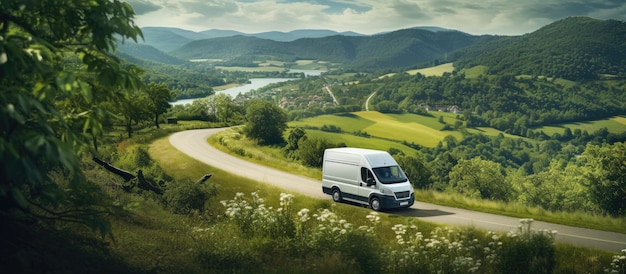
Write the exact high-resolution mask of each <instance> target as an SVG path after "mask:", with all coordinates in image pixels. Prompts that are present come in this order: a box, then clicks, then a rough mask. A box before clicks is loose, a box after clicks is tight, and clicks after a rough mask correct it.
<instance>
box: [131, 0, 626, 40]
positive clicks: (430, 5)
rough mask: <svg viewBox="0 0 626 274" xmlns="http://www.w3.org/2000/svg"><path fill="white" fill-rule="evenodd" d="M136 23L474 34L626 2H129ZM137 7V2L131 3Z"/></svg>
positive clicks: (616, 13)
mask: <svg viewBox="0 0 626 274" xmlns="http://www.w3.org/2000/svg"><path fill="white" fill-rule="evenodd" d="M130 3H131V5H133V6H138V7H141V9H142V13H141V14H140V15H138V16H137V20H136V22H137V23H138V24H139V25H140V26H169V27H180V28H185V29H190V30H196V31H200V30H207V29H232V30H237V31H242V32H248V33H254V32H263V31H272V30H277V31H290V30H294V29H331V30H336V31H356V32H360V33H364V34H372V33H378V32H382V31H391V30H397V29H401V28H408V27H415V26H438V27H444V28H450V29H457V30H460V31H465V32H468V33H471V34H503V35H515V34H523V33H528V32H532V31H534V30H536V29H538V28H540V27H542V26H544V25H546V24H549V23H551V22H553V21H556V20H559V19H562V18H564V17H567V16H591V17H594V18H598V19H618V20H625V19H626V2H625V1H623V0H595V1H593V2H590V1H588V0H527V1H515V2H513V1H508V0H485V1H477V2H469V3H468V2H467V1H466V0H317V1H311V0H239V1H235V0H131V2H130ZM133 3H134V4H133Z"/></svg>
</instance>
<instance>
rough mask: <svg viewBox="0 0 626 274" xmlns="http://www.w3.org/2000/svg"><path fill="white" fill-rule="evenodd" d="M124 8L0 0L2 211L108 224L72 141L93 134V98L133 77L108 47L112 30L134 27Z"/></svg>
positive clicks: (116, 91)
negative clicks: (72, 102)
mask: <svg viewBox="0 0 626 274" xmlns="http://www.w3.org/2000/svg"><path fill="white" fill-rule="evenodd" d="M133 17H134V11H133V10H132V8H131V7H130V5H129V4H127V3H123V2H120V1H111V0H93V1H83V0H67V1H62V2H59V1H54V0H3V1H2V2H0V37H1V39H0V90H1V91H0V117H2V118H1V119H0V159H2V161H0V209H1V210H2V212H3V213H6V214H2V217H10V218H20V219H29V220H37V221H45V220H52V221H68V222H77V223H83V224H86V225H88V226H90V227H92V228H94V229H99V230H100V231H101V232H102V233H106V232H108V231H109V230H110V229H109V224H108V222H107V221H106V219H105V218H103V216H105V215H106V214H110V213H112V212H113V211H112V209H113V207H112V206H111V203H109V202H108V201H106V199H105V197H106V195H104V194H102V193H101V192H100V191H99V189H98V188H97V187H95V186H94V185H93V184H90V183H89V182H88V181H87V180H86V179H85V177H84V175H83V173H82V171H81V170H80V165H79V160H78V158H77V155H78V153H77V151H76V150H78V149H79V148H81V147H85V144H86V136H87V134H89V135H91V136H99V135H100V134H101V132H102V128H103V127H102V123H101V121H102V119H103V116H106V115H107V113H109V111H108V110H107V109H105V108H103V107H102V105H103V104H101V103H105V102H112V101H115V100H117V98H118V97H119V96H121V95H124V94H125V93H126V92H127V91H128V90H137V89H138V88H139V87H140V85H141V81H140V80H139V79H138V78H137V77H136V76H135V75H136V68H134V67H122V66H120V64H119V62H118V60H117V58H115V57H114V56H113V55H112V53H111V52H112V51H113V50H114V49H115V44H116V43H117V41H118V40H119V39H120V38H121V39H128V38H130V39H133V40H136V38H137V37H139V36H141V31H140V29H139V27H138V26H136V25H135V24H134V22H133V20H132V19H133ZM67 60H75V61H74V62H66V61H67ZM59 100H60V101H59ZM67 101H79V102H81V103H80V104H74V105H72V107H68V108H65V107H64V106H67V104H61V105H60V103H66V102H67ZM76 129H78V131H77V130H76ZM75 149H76V150H75Z"/></svg>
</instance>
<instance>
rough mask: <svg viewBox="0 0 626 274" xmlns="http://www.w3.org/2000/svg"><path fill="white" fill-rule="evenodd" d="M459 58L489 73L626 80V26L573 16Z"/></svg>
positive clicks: (464, 64) (480, 45)
mask: <svg viewBox="0 0 626 274" xmlns="http://www.w3.org/2000/svg"><path fill="white" fill-rule="evenodd" d="M459 55H460V56H461V58H460V59H459V60H458V62H456V65H457V66H458V67H459V68H469V67H473V66H476V65H485V66H488V67H489V73H490V74H512V75H520V74H526V75H534V76H547V77H556V78H564V79H569V80H574V81H576V80H583V79H598V78H602V77H605V78H606V77H609V78H610V77H625V76H626V23H624V22H620V21H615V20H597V19H592V18H587V17H572V18H567V19H563V20H560V21H557V22H554V23H552V24H550V25H547V26H545V27H543V28H541V29H539V30H537V31H535V32H533V33H529V34H526V35H522V36H515V37H501V38H498V39H485V40H482V41H481V42H480V43H476V44H474V45H472V46H470V47H468V48H467V49H465V50H462V51H461V52H460V53H459ZM457 56H458V55H457Z"/></svg>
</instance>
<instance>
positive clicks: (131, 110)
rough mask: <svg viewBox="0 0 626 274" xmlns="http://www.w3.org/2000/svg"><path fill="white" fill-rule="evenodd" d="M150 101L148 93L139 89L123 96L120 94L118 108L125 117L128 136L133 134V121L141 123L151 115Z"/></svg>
mask: <svg viewBox="0 0 626 274" xmlns="http://www.w3.org/2000/svg"><path fill="white" fill-rule="evenodd" d="M148 101H149V100H148V98H147V97H146V94H145V93H143V92H141V91H139V90H135V91H132V92H129V93H127V94H126V95H125V96H123V97H122V96H120V98H119V99H118V100H117V109H118V111H119V113H120V114H121V116H122V117H123V119H124V127H125V128H126V133H127V134H128V138H131V137H132V136H133V122H135V123H139V121H141V120H144V119H147V118H148V116H149V115H150V112H149V110H148V106H147V102H148Z"/></svg>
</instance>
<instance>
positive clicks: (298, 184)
mask: <svg viewBox="0 0 626 274" xmlns="http://www.w3.org/2000/svg"><path fill="white" fill-rule="evenodd" d="M225 129H226V128H218V129H200V130H188V131H181V132H177V133H174V134H173V135H172V136H171V137H170V143H171V144H172V145H173V146H174V147H176V148H177V149H178V150H180V151H182V152H183V153H185V154H187V155H189V156H191V157H192V158H194V159H196V160H198V161H201V162H203V163H206V164H208V165H210V166H213V167H215V168H218V169H221V170H224V171H227V172H229V173H233V174H237V175H240V176H243V177H246V178H250V179H253V180H256V181H260V182H264V183H268V184H272V185H275V186H277V187H280V188H283V189H285V190H287V191H291V192H294V193H300V194H304V195H307V196H310V197H314V198H320V199H331V198H330V196H328V195H325V194H323V193H322V184H321V181H320V180H314V179H311V178H306V177H302V176H299V175H294V174H290V173H288V172H284V171H279V170H275V169H272V168H269V167H266V166H262V165H258V164H254V163H251V162H248V161H245V160H243V159H239V158H237V157H233V156H231V155H228V154H227V153H224V152H222V151H220V150H218V149H216V148H214V147H212V146H211V145H209V144H208V142H207V138H208V137H209V136H211V135H213V134H215V133H217V132H220V131H222V130H225ZM393 213H394V214H399V215H404V216H412V217H417V218H420V219H422V220H425V221H430V222H434V223H441V224H447V225H459V226H472V227H476V228H480V229H485V230H491V231H501V232H507V231H510V230H513V229H516V228H517V227H518V225H519V224H520V223H519V219H518V218H512V217H505V216H500V215H494V214H488V213H481V212H475V211H470V210H464V209H458V208H452V207H446V206H440V205H434V204H427V203H421V202H418V201H416V202H415V205H413V207H411V208H409V209H406V210H398V211H393ZM532 228H533V229H536V230H538V229H548V230H556V231H558V233H557V236H556V240H557V241H559V242H563V243H569V244H573V245H578V246H583V247H589V248H596V249H601V250H606V251H611V252H620V251H621V250H622V249H626V234H621V233H614V232H606V231H600V230H593V229H586V228H578V227H571V226H565V225H558V224H551V223H546V222H539V221H535V222H534V223H533V224H532Z"/></svg>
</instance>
